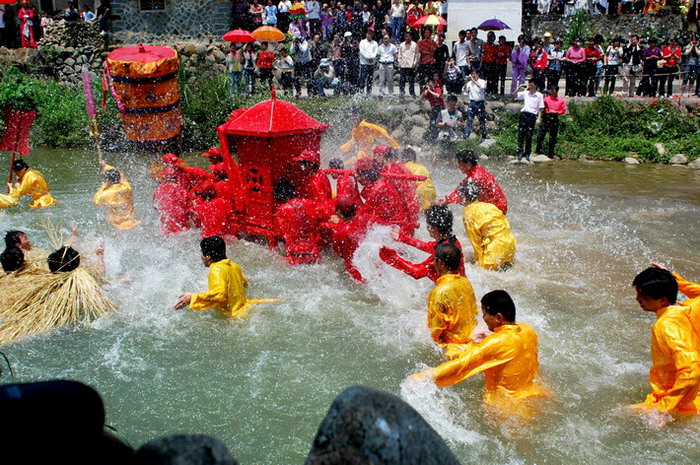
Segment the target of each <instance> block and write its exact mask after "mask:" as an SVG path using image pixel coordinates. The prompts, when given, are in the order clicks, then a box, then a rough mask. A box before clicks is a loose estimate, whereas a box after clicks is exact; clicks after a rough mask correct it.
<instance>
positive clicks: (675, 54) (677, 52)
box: [659, 38, 682, 98]
mask: <svg viewBox="0 0 700 465" xmlns="http://www.w3.org/2000/svg"><path fill="white" fill-rule="evenodd" d="M670 42H671V44H670V45H669V46H667V47H664V48H663V50H662V51H661V54H662V56H663V59H664V60H666V63H664V66H663V68H661V69H660V70H659V97H663V96H664V95H665V96H666V97H668V98H671V97H673V80H674V79H675V78H676V77H677V76H678V64H679V63H680V62H681V56H682V50H681V48H680V47H679V46H678V39H676V38H673V39H671V41H670ZM664 87H666V88H665V89H664Z"/></svg>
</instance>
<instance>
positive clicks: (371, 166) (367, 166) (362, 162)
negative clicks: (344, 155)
mask: <svg viewBox="0 0 700 465" xmlns="http://www.w3.org/2000/svg"><path fill="white" fill-rule="evenodd" d="M378 169H379V166H378V165H377V161H376V160H375V159H374V158H370V157H365V158H360V159H359V160H357V163H356V164H355V171H370V170H378Z"/></svg>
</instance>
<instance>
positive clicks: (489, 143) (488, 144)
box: [479, 139, 497, 149]
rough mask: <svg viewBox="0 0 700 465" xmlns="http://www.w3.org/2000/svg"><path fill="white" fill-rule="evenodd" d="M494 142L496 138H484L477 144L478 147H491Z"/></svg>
mask: <svg viewBox="0 0 700 465" xmlns="http://www.w3.org/2000/svg"><path fill="white" fill-rule="evenodd" d="M496 144H497V142H496V139H484V140H482V141H481V143H480V144H479V147H481V148H483V149H487V148H489V147H493V146H494V145H496Z"/></svg>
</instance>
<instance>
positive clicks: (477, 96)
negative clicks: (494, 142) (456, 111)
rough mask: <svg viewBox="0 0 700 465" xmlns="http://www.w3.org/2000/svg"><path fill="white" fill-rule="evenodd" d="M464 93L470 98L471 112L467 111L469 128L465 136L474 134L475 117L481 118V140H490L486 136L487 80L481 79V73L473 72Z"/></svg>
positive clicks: (465, 130)
mask: <svg viewBox="0 0 700 465" xmlns="http://www.w3.org/2000/svg"><path fill="white" fill-rule="evenodd" d="M464 93H465V94H467V95H468V96H469V110H468V111H467V126H466V128H465V129H464V136H465V137H469V136H470V135H471V133H472V127H473V124H474V117H475V116H476V117H478V118H479V125H480V126H481V138H482V139H488V138H489V136H488V134H486V101H485V100H486V80H484V79H481V78H479V71H477V70H474V69H473V70H472V72H471V74H470V75H469V79H467V82H466V84H464Z"/></svg>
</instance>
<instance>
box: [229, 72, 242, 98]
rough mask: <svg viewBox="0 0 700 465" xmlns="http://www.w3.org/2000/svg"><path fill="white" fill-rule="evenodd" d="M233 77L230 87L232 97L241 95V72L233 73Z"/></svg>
mask: <svg viewBox="0 0 700 465" xmlns="http://www.w3.org/2000/svg"><path fill="white" fill-rule="evenodd" d="M229 75H230V77H231V86H230V91H231V97H233V96H234V95H240V94H241V93H242V92H241V72H240V71H231V72H230V73H229Z"/></svg>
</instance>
